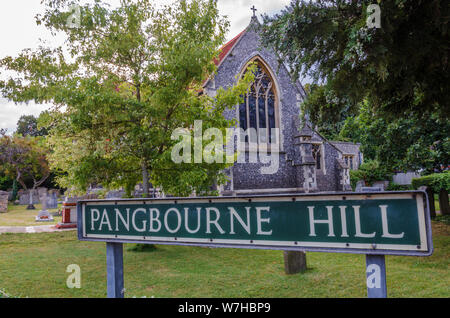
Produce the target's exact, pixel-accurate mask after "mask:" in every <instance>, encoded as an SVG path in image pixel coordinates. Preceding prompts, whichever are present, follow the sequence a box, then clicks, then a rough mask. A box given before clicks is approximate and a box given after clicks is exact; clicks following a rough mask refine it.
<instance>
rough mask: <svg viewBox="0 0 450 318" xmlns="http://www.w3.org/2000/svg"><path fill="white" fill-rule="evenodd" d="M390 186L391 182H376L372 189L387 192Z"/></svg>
mask: <svg viewBox="0 0 450 318" xmlns="http://www.w3.org/2000/svg"><path fill="white" fill-rule="evenodd" d="M388 185H389V181H376V182H374V183H373V184H372V187H375V188H380V189H381V190H380V191H384V190H386V188H387V187H388Z"/></svg>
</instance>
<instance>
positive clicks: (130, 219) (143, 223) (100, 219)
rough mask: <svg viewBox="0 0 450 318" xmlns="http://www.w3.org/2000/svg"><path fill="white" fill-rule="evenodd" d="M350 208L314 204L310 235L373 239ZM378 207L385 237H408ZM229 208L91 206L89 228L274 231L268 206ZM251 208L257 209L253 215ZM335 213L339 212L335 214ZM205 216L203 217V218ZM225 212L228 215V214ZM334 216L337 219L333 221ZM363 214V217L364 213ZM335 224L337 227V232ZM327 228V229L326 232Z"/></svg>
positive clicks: (267, 233) (385, 207)
mask: <svg viewBox="0 0 450 318" xmlns="http://www.w3.org/2000/svg"><path fill="white" fill-rule="evenodd" d="M347 207H348V206H344V205H341V206H336V208H339V211H333V209H334V206H325V207H322V209H324V210H325V211H326V218H324V217H320V216H318V215H315V212H316V211H315V209H316V207H315V206H308V207H307V211H308V214H307V215H308V217H309V221H306V222H308V223H309V234H308V235H309V236H310V237H316V236H318V235H327V236H328V237H336V236H340V237H349V236H350V235H351V236H354V237H359V238H374V237H375V236H376V234H377V231H373V232H371V233H365V232H363V229H362V226H364V227H368V226H372V228H373V225H372V223H367V222H361V206H359V205H353V206H351V208H352V210H353V213H347ZM378 207H379V211H380V218H379V219H381V222H380V224H378V225H377V226H378V228H379V231H378V233H379V235H380V236H381V237H383V238H389V239H402V238H403V237H404V236H405V232H401V233H392V232H390V230H389V222H388V205H379V206H378ZM227 210H228V211H227V213H224V212H221V211H220V210H219V208H217V207H195V208H187V207H184V208H183V212H184V213H183V212H180V210H179V209H177V208H175V207H170V208H168V209H167V210H166V211H160V210H159V209H158V208H154V207H152V208H143V207H139V208H136V209H134V210H132V209H131V208H125V209H124V210H122V211H121V210H120V209H119V208H114V212H113V213H114V214H111V215H108V211H107V209H103V211H102V212H101V211H100V210H99V209H98V208H92V209H90V220H91V223H90V228H91V230H93V231H94V230H98V231H104V230H106V229H108V230H109V231H113V228H114V231H116V232H119V231H121V230H122V231H123V230H125V231H136V232H140V233H143V232H150V233H158V232H160V231H161V230H165V231H167V232H168V233H171V234H175V233H177V232H179V231H180V230H184V231H186V232H187V233H190V234H196V233H199V232H203V233H206V234H212V233H214V232H215V233H218V234H231V235H236V234H237V233H247V234H249V235H251V234H252V233H255V234H256V235H264V236H270V235H272V233H273V230H272V229H271V218H270V212H271V211H270V207H269V206H259V207H258V206H256V207H249V206H246V207H245V206H244V207H242V208H241V210H240V211H239V210H238V209H237V208H235V207H227ZM252 211H253V212H254V214H253V217H252ZM325 211H322V212H325ZM333 212H337V213H336V215H334V214H333ZM88 213H89V212H88ZM190 213H191V214H190ZM203 213H204V214H203ZM192 214H195V215H196V216H194V215H192ZM202 215H203V216H204V217H203V218H202ZM223 215H226V217H224V216H223ZM333 215H334V216H335V217H336V219H337V220H338V222H336V223H334V219H333ZM351 216H353V217H354V228H353V231H350V229H349V228H348V224H351V225H352V226H353V221H349V219H348V218H349V217H351ZM362 217H363V218H364V215H363V216H362ZM110 218H111V219H110ZM371 220H373V217H372V218H371ZM111 221H112V222H111ZM308 223H307V224H308ZM228 225H229V226H228ZM336 227H338V229H337V233H336ZM339 227H340V230H339ZM322 228H323V230H322V232H320V234H318V232H317V231H318V229H322ZM324 230H327V231H326V232H323V231H324ZM391 231H392V229H391ZM305 234H306V233H305Z"/></svg>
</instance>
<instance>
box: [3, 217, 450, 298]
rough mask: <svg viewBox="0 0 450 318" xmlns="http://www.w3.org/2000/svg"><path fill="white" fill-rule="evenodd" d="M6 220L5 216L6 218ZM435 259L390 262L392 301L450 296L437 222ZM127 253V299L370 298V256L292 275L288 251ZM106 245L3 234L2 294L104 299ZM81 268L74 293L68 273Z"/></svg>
mask: <svg viewBox="0 0 450 318" xmlns="http://www.w3.org/2000/svg"><path fill="white" fill-rule="evenodd" d="M2 216H3V215H2ZM433 242H434V248H435V250H434V253H433V255H432V256H430V257H405V256H404V257H400V256H386V267H387V285H388V286H387V288H388V297H443V298H448V297H450V275H449V274H450V270H449V260H450V257H449V256H450V226H449V225H447V224H444V223H442V222H433ZM132 246H133V244H125V246H124V270H125V274H124V275H125V288H126V294H125V295H126V297H143V296H146V297H152V296H154V297H157V298H158V297H163V298H170V297H194V298H197V297H226V298H228V297H238V298H239V297H257V298H265V297H286V298H292V297H299V298H300V297H310V298H313V297H338V298H339V297H346V298H347V297H348V298H350V297H366V296H367V294H366V286H365V256H364V255H354V254H334V253H307V263H308V270H307V271H306V272H305V273H304V274H297V275H290V276H288V275H286V274H285V273H284V267H283V253H282V252H281V251H267V250H243V249H218V248H201V247H181V246H157V249H156V250H154V251H152V252H133V251H130V250H129V249H130V247H132ZM105 250H106V248H105V244H104V243H98V242H80V241H78V240H77V237H76V231H70V232H56V233H36V234H1V235H0V291H1V290H3V292H6V293H7V294H9V295H10V296H13V297H105V296H106V253H105ZM70 264H78V265H79V266H80V268H81V288H80V289H69V288H67V287H66V280H67V278H68V276H69V273H66V268H67V266H68V265H70ZM0 296H1V292H0Z"/></svg>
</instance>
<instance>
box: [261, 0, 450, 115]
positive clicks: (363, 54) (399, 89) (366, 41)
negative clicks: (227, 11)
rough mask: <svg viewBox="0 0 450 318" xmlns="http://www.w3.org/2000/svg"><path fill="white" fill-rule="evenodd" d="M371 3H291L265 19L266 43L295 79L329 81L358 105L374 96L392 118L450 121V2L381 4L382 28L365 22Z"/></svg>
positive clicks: (375, 105) (374, 103) (376, 106)
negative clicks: (434, 117) (287, 64)
mask: <svg viewBox="0 0 450 318" xmlns="http://www.w3.org/2000/svg"><path fill="white" fill-rule="evenodd" d="M372 3H373V1H369V0H367V1H366V0H364V1H333V0H319V1H296V2H292V3H291V5H290V6H288V7H287V8H286V9H285V10H284V11H283V12H282V13H281V14H278V15H274V16H273V17H269V16H265V17H264V40H263V42H264V44H265V45H269V46H272V47H273V48H274V49H275V50H276V51H278V52H279V53H280V55H281V56H283V57H284V58H286V59H287V60H288V61H289V62H290V64H292V67H293V70H294V73H295V75H298V74H299V73H303V74H307V75H309V76H310V77H311V78H313V79H315V80H317V81H321V82H326V83H327V85H328V86H329V88H330V89H333V90H334V91H335V92H336V94H340V95H343V96H346V97H348V98H350V99H351V101H352V103H353V104H356V103H359V102H361V101H362V100H363V99H364V98H366V97H369V98H370V99H371V101H372V102H371V107H373V109H374V110H376V111H377V112H379V113H380V114H382V115H383V116H384V117H385V118H387V119H395V118H396V117H398V116H408V115H409V114H410V113H414V114H416V115H422V116H430V115H431V114H432V113H438V114H439V115H440V116H443V117H444V118H447V119H448V118H449V117H448V116H449V114H450V108H449V103H448V100H449V97H450V95H449V94H450V93H449V92H450V86H449V85H450V84H449V83H450V78H449V74H450V72H449V60H450V59H449V50H448V45H447V43H449V42H450V38H449V33H448V32H447V26H448V22H449V16H450V14H449V13H450V8H449V6H448V5H447V3H446V1H443V0H436V1H427V0H405V1H396V0H387V1H380V2H379V6H380V11H381V27H380V28H370V27H368V26H367V24H366V19H367V17H368V14H369V13H368V12H367V6H368V5H369V4H372ZM418 90H419V91H420V92H421V99H420V100H418V99H417V98H416V93H417V91H418Z"/></svg>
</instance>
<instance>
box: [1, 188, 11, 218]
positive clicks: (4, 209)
mask: <svg viewBox="0 0 450 318" xmlns="http://www.w3.org/2000/svg"><path fill="white" fill-rule="evenodd" d="M8 197H9V193H8V192H6V191H0V213H5V212H8Z"/></svg>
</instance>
